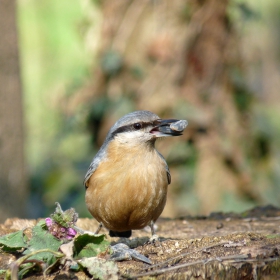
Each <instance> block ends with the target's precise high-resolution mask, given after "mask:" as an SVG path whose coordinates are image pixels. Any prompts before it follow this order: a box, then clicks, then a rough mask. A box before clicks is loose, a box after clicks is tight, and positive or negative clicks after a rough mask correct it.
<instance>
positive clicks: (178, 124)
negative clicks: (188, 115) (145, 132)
mask: <svg viewBox="0 0 280 280" xmlns="http://www.w3.org/2000/svg"><path fill="white" fill-rule="evenodd" d="M187 125H188V122H187V121H186V120H175V119H169V120H158V121H157V124H156V126H154V128H153V129H152V130H151V131H150V133H152V134H154V135H155V136H156V137H167V136H179V135H182V134H183V131H184V129H185V128H186V127H187Z"/></svg>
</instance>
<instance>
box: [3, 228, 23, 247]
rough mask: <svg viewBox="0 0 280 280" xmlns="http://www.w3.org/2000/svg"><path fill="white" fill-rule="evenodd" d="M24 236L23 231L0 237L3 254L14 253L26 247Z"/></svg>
mask: <svg viewBox="0 0 280 280" xmlns="http://www.w3.org/2000/svg"><path fill="white" fill-rule="evenodd" d="M26 239H27V238H26V236H25V235H24V232H23V230H20V231H17V232H13V233H10V234H6V235H4V236H1V237H0V247H1V250H3V251H5V252H15V251H17V250H21V249H22V248H26V247H27V243H26V241H27V240H26Z"/></svg>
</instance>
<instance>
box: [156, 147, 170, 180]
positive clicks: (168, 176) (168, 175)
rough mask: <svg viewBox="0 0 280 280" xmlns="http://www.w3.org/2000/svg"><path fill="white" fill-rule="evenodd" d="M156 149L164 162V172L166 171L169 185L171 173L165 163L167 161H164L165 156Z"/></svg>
mask: <svg viewBox="0 0 280 280" xmlns="http://www.w3.org/2000/svg"><path fill="white" fill-rule="evenodd" d="M156 151H157V153H158V155H159V156H160V157H161V159H162V160H163V161H164V162H165V169H166V173H167V180H168V185H170V184H171V174H170V170H169V167H168V165H167V162H166V160H165V158H164V157H163V155H162V154H161V153H160V152H159V151H158V150H156Z"/></svg>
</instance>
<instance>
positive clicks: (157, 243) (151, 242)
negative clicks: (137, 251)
mask: <svg viewBox="0 0 280 280" xmlns="http://www.w3.org/2000/svg"><path fill="white" fill-rule="evenodd" d="M144 245H154V246H155V247H160V246H161V244H160V238H159V236H158V235H156V234H153V235H152V237H151V238H150V239H149V240H148V241H147V242H146V243H145V244H144Z"/></svg>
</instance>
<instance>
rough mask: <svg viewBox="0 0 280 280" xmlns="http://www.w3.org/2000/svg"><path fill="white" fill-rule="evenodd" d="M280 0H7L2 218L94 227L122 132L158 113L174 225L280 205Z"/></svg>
mask: <svg viewBox="0 0 280 280" xmlns="http://www.w3.org/2000/svg"><path fill="white" fill-rule="evenodd" d="M279 30H280V2H279V1H278V0H258V1H256V0H228V1H226V0H207V1H205V0H174V1H169V0H141V1H136V0H118V1H114V0H103V1H101V0H99V1H98V0H71V1H68V0H60V1H57V0H39V1H38V0H17V1H15V0H3V1H1V2H0V34H1V40H0V197H1V203H0V220H1V221H4V220H5V218H7V217H14V216H18V217H26V218H37V217H46V216H48V215H49V213H51V212H53V209H54V203H55V202H56V201H58V202H60V203H61V205H62V207H63V208H64V209H66V208H68V207H75V208H76V210H77V211H78V212H79V214H80V217H89V216H90V215H89V213H88V211H87V209H86V207H85V202H84V187H83V184H82V182H83V178H84V175H85V173H86V171H87V168H88V166H89V164H90V162H91V160H92V158H93V156H94V155H95V153H96V152H97V150H98V149H99V147H100V146H101V144H102V142H103V140H104V138H105V136H106V134H107V131H108V129H109V128H110V126H111V125H113V124H114V122H115V121H116V120H117V119H119V118H120V117H121V116H123V115H124V114H126V113H128V112H131V111H134V110H150V111H152V112H154V113H156V114H158V115H159V116H160V117H161V118H179V119H187V120H188V122H189V126H188V127H187V129H186V131H185V133H184V136H181V137H178V138H172V139H170V138H169V139H164V141H158V143H157V148H158V150H159V151H160V152H161V153H162V154H163V155H164V157H165V158H166V159H167V162H168V164H169V167H170V170H171V174H172V184H171V185H170V187H169V197H168V202H167V206H166V208H165V210H164V213H163V215H162V216H168V217H176V216H180V215H188V214H191V215H196V214H209V213H210V212H213V211H235V212H240V211H244V210H246V209H249V208H250V207H252V206H256V205H266V204H273V205H275V206H279V204H280V150H279V145H280V96H279V88H280V33H279Z"/></svg>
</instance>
